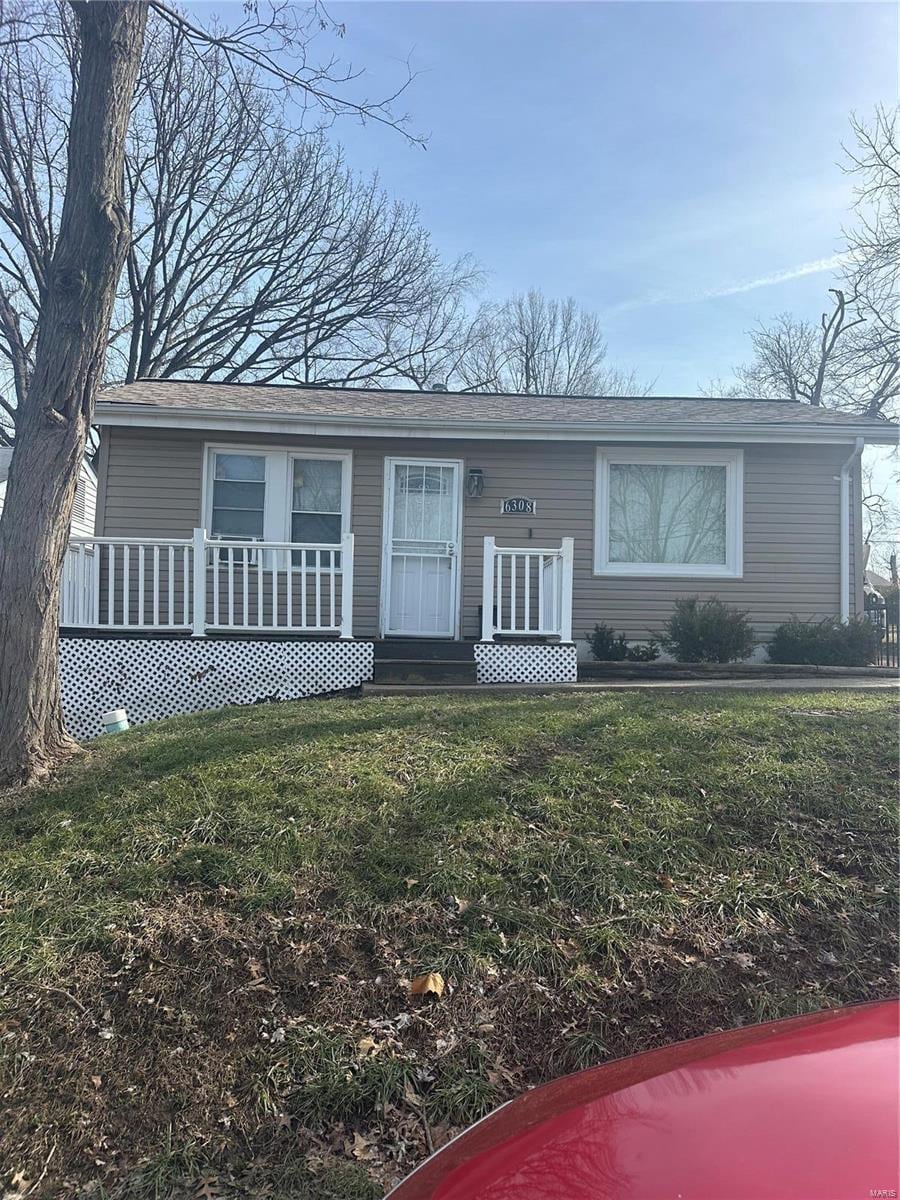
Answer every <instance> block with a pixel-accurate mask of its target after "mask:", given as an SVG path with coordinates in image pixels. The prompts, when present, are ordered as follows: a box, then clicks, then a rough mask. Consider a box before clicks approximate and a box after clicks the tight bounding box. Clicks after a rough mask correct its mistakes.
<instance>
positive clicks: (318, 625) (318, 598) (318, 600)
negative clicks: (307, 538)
mask: <svg viewBox="0 0 900 1200" xmlns="http://www.w3.org/2000/svg"><path fill="white" fill-rule="evenodd" d="M315 555H316V626H315V627H316V629H321V628H322V551H321V550H316V551H315Z"/></svg>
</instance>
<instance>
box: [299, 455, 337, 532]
mask: <svg viewBox="0 0 900 1200" xmlns="http://www.w3.org/2000/svg"><path fill="white" fill-rule="evenodd" d="M343 467H344V464H343V461H342V460H341V459H336V458H295V459H294V460H293V467H292V475H291V538H290V540H291V541H292V542H311V543H313V544H316V543H324V544H326V545H336V544H337V543H338V542H340V540H341V497H342V494H343V487H342V483H343Z"/></svg>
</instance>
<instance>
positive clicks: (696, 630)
mask: <svg viewBox="0 0 900 1200" xmlns="http://www.w3.org/2000/svg"><path fill="white" fill-rule="evenodd" d="M753 636H754V635H753V626H752V625H751V624H750V622H749V621H748V620H747V614H746V613H745V612H742V611H741V610H740V609H738V608H732V607H731V606H730V605H728V604H725V602H724V601H722V600H719V598H718V597H717V596H713V597H712V598H711V599H709V600H701V599H700V597H699V596H690V597H689V598H687V599H685V600H676V601H675V610H674V612H673V613H672V615H671V617H669V619H668V621H667V622H666V628H665V633H664V634H663V636H662V638H661V639H660V641H661V644H662V646H663V649H665V650H668V652H669V653H670V654H671V655H672V657H673V658H675V659H676V661H677V662H715V663H727V662H734V661H735V660H736V659H738V658H746V657H747V655H748V654H750V652H751V651H752V650H753Z"/></svg>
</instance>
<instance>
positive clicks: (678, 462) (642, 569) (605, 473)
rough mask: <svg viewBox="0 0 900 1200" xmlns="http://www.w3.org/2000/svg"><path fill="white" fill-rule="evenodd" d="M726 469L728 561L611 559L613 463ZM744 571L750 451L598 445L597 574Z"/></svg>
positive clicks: (706, 575) (701, 575)
mask: <svg viewBox="0 0 900 1200" xmlns="http://www.w3.org/2000/svg"><path fill="white" fill-rule="evenodd" d="M614 463H615V464H620V463H621V464H625V465H627V466H631V465H635V466H640V465H643V464H650V465H652V466H659V467H668V466H674V467H707V466H711V467H724V468H725V562H724V563H622V562H610V561H609V477H610V471H609V468H610V466H611V465H612V464H614ZM743 573H744V452H743V450H727V449H726V450H713V449H710V450H707V449H696V450H686V449H680V448H677V447H670V446H658V447H653V448H644V447H642V448H633V449H627V448H621V449H620V448H618V447H604V448H603V449H598V450H597V466H596V475H595V482H594V574H595V575H617V576H622V575H630V576H646V575H652V576H653V577H654V578H667V577H671V578H678V579H684V578H689V579H740V578H741V577H742V576H743Z"/></svg>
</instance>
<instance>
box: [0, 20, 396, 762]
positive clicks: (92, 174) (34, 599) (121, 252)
mask: <svg viewBox="0 0 900 1200" xmlns="http://www.w3.org/2000/svg"><path fill="white" fill-rule="evenodd" d="M153 7H154V10H155V11H156V12H158V13H160V14H161V15H162V16H163V17H165V19H167V20H170V21H171V22H172V23H173V24H174V25H175V26H177V27H178V28H180V29H184V28H185V27H186V26H187V24H188V23H187V22H186V21H185V20H184V19H183V18H182V17H181V16H180V14H177V13H173V12H172V11H171V10H169V9H168V8H166V7H165V6H164V5H161V4H154V6H153ZM64 11H66V12H68V11H69V10H64ZM246 11H247V12H248V14H249V15H248V16H247V19H246V20H245V22H244V23H243V25H242V26H239V27H238V29H237V30H236V31H232V33H231V34H223V33H219V32H215V33H214V34H213V35H208V40H206V41H204V38H205V36H206V35H204V33H203V31H202V30H200V29H197V28H196V27H194V26H192V25H190V26H189V27H188V32H189V34H190V37H191V38H192V40H193V44H194V45H195V47H196V48H197V52H198V53H200V54H201V55H202V53H203V49H202V47H203V46H205V47H206V49H207V50H209V51H210V52H212V53H218V52H220V51H221V50H225V52H226V53H227V54H228V56H229V60H230V61H238V62H240V64H241V65H242V66H243V65H247V66H249V67H250V68H251V69H252V68H259V69H262V70H266V71H268V72H269V75H270V77H271V78H272V80H273V81H274V84H273V86H276V87H278V88H281V87H293V88H297V89H299V90H300V92H301V93H302V95H304V96H305V97H306V99H307V100H308V101H309V103H310V104H318V105H320V106H322V107H323V108H324V109H325V111H326V112H328V113H329V114H332V113H334V112H340V111H345V108H343V107H342V105H341V102H340V95H339V94H338V93H335V90H334V87H333V86H332V84H331V82H329V81H330V80H333V75H332V73H331V72H330V69H328V68H326V69H325V70H324V71H316V70H315V69H314V68H310V67H309V65H308V63H307V62H306V60H305V59H303V58H300V59H299V63H300V65H299V67H297V68H296V69H295V68H293V67H292V68H291V69H290V70H287V69H285V68H283V67H281V66H280V65H279V63H280V61H281V59H280V57H279V50H283V49H284V47H285V45H286V44H288V45H289V44H290V41H289V39H290V36H291V35H292V31H293V29H294V26H293V25H291V23H290V17H289V16H288V17H287V18H285V17H284V14H283V10H280V9H276V10H274V14H273V17H272V22H271V24H270V25H263V26H260V25H259V23H258V20H257V18H256V16H255V13H256V12H257V8H256V6H253V7H252V8H251V7H249V6H248V9H247V10H246ZM71 12H72V14H74V28H73V31H72V33H73V37H72V40H71V44H69V43H68V42H67V40H66V38H65V37H64V36H61V34H60V29H59V27H58V24H55V23H54V20H53V16H54V14H53V13H52V12H49V11H48V10H45V9H44V8H42V7H41V6H40V5H33V6H25V5H21V4H19V5H16V7H15V8H13V9H11V10H10V9H8V8H4V10H3V11H2V12H0V51H2V54H3V63H2V66H3V72H2V73H3V76H4V79H5V78H7V77H8V72H9V71H10V70H11V69H12V70H14V71H16V72H18V73H19V78H20V80H21V82H20V85H19V93H18V94H19V96H21V97H22V98H25V97H26V96H27V94H28V90H29V88H30V87H31V86H32V84H33V80H32V78H31V74H30V70H29V69H28V68H27V67H26V61H27V60H28V59H29V56H31V55H35V56H37V55H48V54H56V53H59V54H63V55H68V61H69V63H70V69H71V86H72V90H73V98H72V102H71V108H70V110H68V111H67V117H66V136H65V139H64V149H65V166H64V167H63V166H62V165H60V166H59V168H58V170H59V176H58V178H59V183H60V185H61V186H63V187H64V199H63V201H62V207H61V211H60V217H59V225H58V227H57V228H55V229H54V228H53V227H52V226H48V225H47V224H46V221H45V218H46V213H47V211H48V198H47V196H46V195H45V194H42V193H41V191H40V187H39V185H38V183H37V180H36V178H34V179H33V178H32V176H30V175H29V174H28V173H27V172H26V175H25V176H24V178H20V177H18V176H17V174H16V169H17V163H18V162H20V161H21V150H22V145H19V144H17V143H16V141H15V139H17V138H18V139H21V138H24V137H25V136H26V134H25V133H23V132H22V131H21V130H20V129H17V128H16V127H15V126H14V125H13V124H11V123H10V121H9V120H8V117H9V113H10V109H9V108H8V107H5V106H4V105H5V101H2V100H0V181H2V183H3V186H4V189H5V191H4V193H3V198H2V200H0V215H2V219H3V220H4V221H5V222H6V224H7V227H8V228H13V229H15V230H18V231H20V232H21V233H22V238H21V242H20V245H21V246H23V252H24V253H26V254H27V253H28V249H27V247H26V242H28V243H30V245H32V246H33V245H34V244H35V243H34V242H31V241H30V238H26V236H25V235H26V234H29V233H30V232H31V231H35V230H36V231H37V233H36V237H37V245H38V248H39V251H40V253H39V255H37V256H35V261H34V262H29V263H28V268H29V271H31V273H32V274H31V275H30V276H23V277H21V278H20V277H19V276H18V275H17V274H16V273H15V272H16V268H15V266H13V267H12V274H11V273H10V271H9V270H6V269H0V275H2V277H3V284H2V286H3V294H4V297H5V299H6V301H7V302H9V304H10V305H11V306H12V307H13V311H14V312H15V306H14V305H13V304H12V299H11V296H12V297H17V295H18V293H19V292H20V291H23V290H27V289H28V288H33V294H31V295H30V296H29V302H31V303H33V304H34V311H35V314H36V320H35V322H34V329H33V333H32V334H26V335H24V338H23V341H22V343H21V344H24V345H26V346H28V345H29V344H30V342H31V341H33V346H34V350H33V365H32V367H31V370H30V374H28V375H27V377H26V378H25V380H24V390H23V393H22V398H21V400H20V403H19V405H18V409H17V411H16V441H15V448H14V451H13V456H12V462H11V465H10V473H9V479H8V484H7V492H6V504H5V507H4V511H3V515H2V518H0V781H2V782H11V781H15V780H30V779H34V778H36V777H39V776H40V775H41V774H43V773H45V772H46V771H48V770H50V769H52V767H53V766H54V765H55V764H56V763H57V762H59V761H60V760H61V759H62V758H64V757H65V756H66V755H67V754H68V753H70V752H71V751H72V750H73V749H74V743H73V742H72V740H71V739H70V738H69V737H68V735H67V734H66V732H65V729H64V725H63V718H62V712H61V706H60V688H59V668H58V638H59V633H58V611H59V584H60V575H61V571H62V563H63V557H64V555H65V550H66V539H67V534H68V528H69V522H70V520H71V515H72V505H73V501H74V497H75V489H76V486H77V482H78V473H79V469H80V465H81V462H82V459H83V457H84V450H85V444H86V440H87V435H88V430H89V428H90V422H91V417H92V414H93V406H94V402H95V398H96V394H97V390H98V388H99V386H100V382H101V379H102V375H103V370H104V363H105V358H106V350H107V344H108V340H109V332H110V323H111V318H112V313H113V307H114V304H115V299H116V287H117V282H118V279H119V276H120V273H121V270H122V266H123V263H124V261H125V257H126V254H127V252H128V246H129V241H130V230H129V222H128V217H129V212H128V208H127V206H126V204H125V200H124V187H123V176H124V162H125V146H126V135H127V129H128V123H129V118H130V115H131V107H132V102H133V98H134V94H135V87H136V82H137V77H138V71H139V67H140V61H141V52H142V46H143V41H144V33H145V27H146V21H147V14H148V3H146V2H137V0H107V2H106V3H103V4H98V3H90V2H86V0H71ZM269 31H272V32H273V36H274V39H275V40H274V43H267V42H265V40H262V41H260V40H258V39H265V37H266V34H267V32H269ZM286 39H288V40H287V41H286ZM273 46H274V49H273ZM288 61H291V62H297V61H298V57H297V55H296V54H295V55H294V56H293V57H292V58H290V59H289V60H288ZM31 62H32V64H33V65H35V66H39V65H40V64H38V63H36V60H35V59H31ZM236 87H237V88H238V90H239V88H240V84H239V83H237V84H236ZM350 108H351V109H352V110H353V111H358V112H360V115H365V110H364V109H363V110H360V109H359V106H358V105H350ZM372 115H373V116H374V118H375V119H387V118H385V117H384V115H383V113H382V112H381V111H379V110H378V109H377V107H375V108H373V109H372ZM31 135H32V137H33V138H34V139H35V141H34V142H32V145H34V144H40V139H41V137H42V131H41V128H40V127H39V126H36V127H34V128H33V129H32V131H31ZM23 144H26V143H23ZM48 186H49V185H48ZM42 239H43V240H42ZM32 281H34V282H32ZM9 325H10V322H9V320H7V328H8V327H9ZM14 353H15V352H14ZM10 366H11V369H12V371H13V373H14V374H15V372H16V370H17V363H16V362H15V361H13V360H12V358H10Z"/></svg>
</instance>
